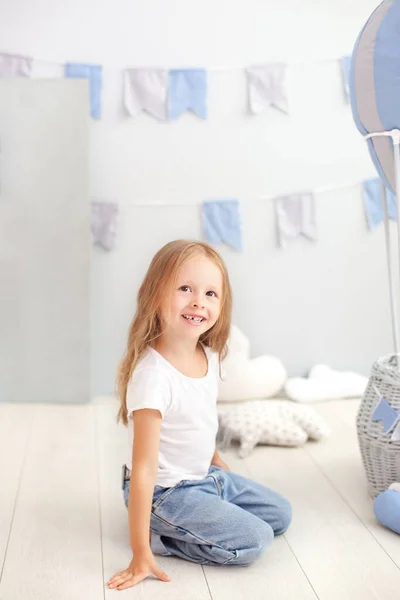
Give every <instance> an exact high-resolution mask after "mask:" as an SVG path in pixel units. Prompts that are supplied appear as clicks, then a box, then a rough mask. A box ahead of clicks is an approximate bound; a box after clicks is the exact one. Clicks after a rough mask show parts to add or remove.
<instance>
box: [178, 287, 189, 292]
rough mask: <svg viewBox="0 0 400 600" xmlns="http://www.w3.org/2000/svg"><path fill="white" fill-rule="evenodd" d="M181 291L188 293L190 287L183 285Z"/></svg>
mask: <svg viewBox="0 0 400 600" xmlns="http://www.w3.org/2000/svg"><path fill="white" fill-rule="evenodd" d="M179 289H180V290H182V291H183V292H186V290H190V287H189V286H188V285H181V287H180V288H179Z"/></svg>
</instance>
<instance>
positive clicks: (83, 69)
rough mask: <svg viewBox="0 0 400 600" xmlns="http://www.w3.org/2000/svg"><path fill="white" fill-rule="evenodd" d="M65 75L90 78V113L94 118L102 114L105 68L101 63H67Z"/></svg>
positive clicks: (98, 117)
mask: <svg viewBox="0 0 400 600" xmlns="http://www.w3.org/2000/svg"><path fill="white" fill-rule="evenodd" d="M65 77H70V78H73V79H75V78H77V79H88V80H89V101H90V114H91V115H92V117H93V118H94V119H100V116H101V90H102V84H103V69H102V67H101V65H88V64H83V63H67V64H66V65H65Z"/></svg>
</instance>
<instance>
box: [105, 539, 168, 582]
mask: <svg viewBox="0 0 400 600" xmlns="http://www.w3.org/2000/svg"><path fill="white" fill-rule="evenodd" d="M151 573H153V575H155V576H156V577H158V579H161V581H171V578H170V577H168V575H167V574H166V573H164V571H163V570H162V569H160V567H159V566H158V564H157V563H156V559H155V558H154V554H153V553H152V551H151V550H150V549H149V550H148V551H145V552H143V553H140V554H138V555H137V556H136V558H135V557H133V558H132V560H131V562H130V564H129V567H128V568H127V569H125V570H124V571H120V572H119V573H116V574H115V575H114V577H111V579H110V580H109V581H108V582H107V585H108V587H109V588H111V589H117V590H126V588H129V587H133V586H134V585H136V584H137V583H140V582H141V581H143V579H146V577H147V576H148V575H150V574H151Z"/></svg>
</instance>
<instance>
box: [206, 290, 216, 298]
mask: <svg viewBox="0 0 400 600" xmlns="http://www.w3.org/2000/svg"><path fill="white" fill-rule="evenodd" d="M207 294H214V296H215V297H217V294H216V293H215V292H213V291H212V290H210V291H208V292H207Z"/></svg>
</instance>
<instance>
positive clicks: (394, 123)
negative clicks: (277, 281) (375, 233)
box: [349, 0, 400, 532]
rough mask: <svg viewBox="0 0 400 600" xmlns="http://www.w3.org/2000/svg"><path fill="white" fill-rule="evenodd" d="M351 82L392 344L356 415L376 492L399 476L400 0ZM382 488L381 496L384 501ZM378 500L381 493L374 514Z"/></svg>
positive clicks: (365, 34)
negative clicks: (376, 221) (378, 227)
mask: <svg viewBox="0 0 400 600" xmlns="http://www.w3.org/2000/svg"><path fill="white" fill-rule="evenodd" d="M349 87H350V98H351V106H352V111H353V117H354V121H355V123H356V125H357V127H358V129H359V131H360V132H361V133H362V134H363V136H364V137H365V139H366V141H367V143H368V147H369V151H370V154H371V157H372V160H373V162H374V164H375V166H376V169H377V171H378V174H379V176H380V178H381V181H382V191H383V194H382V196H383V199H384V214H385V234H386V250H387V261H388V271H389V288H390V299H391V311H392V328H393V340H394V350H395V352H394V354H391V355H388V356H385V357H383V358H380V359H378V360H377V361H376V362H375V364H374V365H373V367H372V373H371V377H370V379H369V383H368V386H367V389H366V391H365V394H364V397H363V399H362V402H361V404H360V409H359V412H358V415H357V434H358V441H359V445H360V450H361V455H362V459H363V463H364V467H365V470H366V474H367V479H368V488H369V492H370V493H371V495H373V496H377V495H378V494H381V493H382V492H385V490H387V489H388V488H389V486H390V485H391V484H393V482H400V355H399V331H398V325H397V323H398V319H397V310H396V300H395V285H394V276H393V269H392V261H391V252H390V230H389V222H388V214H387V202H386V191H385V190H386V189H389V190H391V191H392V192H394V193H395V194H396V197H397V231H398V240H399V253H400V211H399V207H400V0H384V2H382V3H381V4H380V5H379V6H378V7H377V8H376V10H375V11H374V12H373V13H372V15H371V16H370V18H369V19H368V21H367V22H366V24H365V26H364V27H363V29H362V31H361V33H360V34H359V36H358V38H357V41H356V44H355V47H354V51H353V55H352V60H351V67H350V81H349ZM399 264H400V261H399ZM385 494H386V495H385V496H382V498H383V499H384V500H385V501H386V498H387V497H388V494H387V492H385ZM393 494H395V496H394V499H395V501H397V500H398V499H399V500H400V492H398V491H390V494H389V495H390V498H392V495H393ZM397 494H398V495H399V498H397ZM379 498H380V497H379ZM381 504H382V500H381V499H380V500H379V501H378V502H377V503H376V514H377V515H378V514H380V513H379V510H378V509H379V508H380V506H381ZM385 506H386V505H385ZM393 506H395V510H396V511H397V510H398V523H399V527H400V502H398V503H397V504H396V502H394V504H393ZM396 514H397V513H396ZM378 518H379V517H378ZM396 519H397V516H396V515H395V520H396ZM391 522H392V521H391ZM396 522H397V521H396ZM385 524H386V525H387V523H385ZM392 528H393V527H392ZM399 532H400V529H399Z"/></svg>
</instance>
